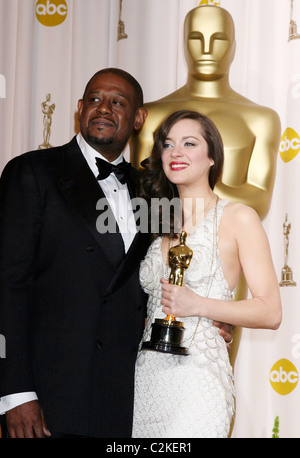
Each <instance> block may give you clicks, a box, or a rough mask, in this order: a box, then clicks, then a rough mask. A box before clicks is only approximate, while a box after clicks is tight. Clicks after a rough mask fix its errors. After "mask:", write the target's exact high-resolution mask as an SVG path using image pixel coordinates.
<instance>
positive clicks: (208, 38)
mask: <svg viewBox="0 0 300 458" xmlns="http://www.w3.org/2000/svg"><path fill="white" fill-rule="evenodd" d="M184 46H185V58H186V61H187V65H188V69H189V73H190V74H191V75H192V76H193V77H194V78H197V79H200V80H202V79H203V80H208V81H209V80H215V79H218V78H221V77H222V76H224V75H225V74H227V73H228V72H229V69H230V65H231V63H232V61H233V59H234V54H235V30H234V23H233V19H232V17H231V15H230V14H229V13H228V11H226V10H225V9H224V8H221V7H220V6H207V5H205V6H198V7H197V8H194V9H192V10H191V11H190V12H189V13H188V14H187V16H186V18H185V22H184Z"/></svg>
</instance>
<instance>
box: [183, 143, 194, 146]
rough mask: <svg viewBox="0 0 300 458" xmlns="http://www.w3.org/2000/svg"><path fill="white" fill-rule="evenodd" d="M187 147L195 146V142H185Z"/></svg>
mask: <svg viewBox="0 0 300 458" xmlns="http://www.w3.org/2000/svg"><path fill="white" fill-rule="evenodd" d="M184 145H185V146H195V143H193V142H185V144H184Z"/></svg>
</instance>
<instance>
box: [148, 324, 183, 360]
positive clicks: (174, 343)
mask: <svg viewBox="0 0 300 458" xmlns="http://www.w3.org/2000/svg"><path fill="white" fill-rule="evenodd" d="M183 333H184V326H183V323H182V321H177V320H176V319H175V317H173V316H172V315H168V316H167V317H166V318H163V319H161V318H156V319H155V322H154V323H152V333H151V340H150V341H148V342H144V343H143V345H142V348H143V350H154V351H160V352H162V353H172V354H173V355H188V354H189V353H188V349H187V348H185V347H182V340H183Z"/></svg>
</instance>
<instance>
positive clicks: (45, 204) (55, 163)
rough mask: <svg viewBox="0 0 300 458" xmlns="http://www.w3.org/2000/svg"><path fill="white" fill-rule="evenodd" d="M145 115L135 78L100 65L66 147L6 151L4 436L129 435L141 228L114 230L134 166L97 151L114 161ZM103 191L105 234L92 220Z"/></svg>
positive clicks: (0, 191) (0, 192) (2, 204)
mask: <svg viewBox="0 0 300 458" xmlns="http://www.w3.org/2000/svg"><path fill="white" fill-rule="evenodd" d="M146 115H147V113H146V111H145V110H144V108H143V94H142V90H141V88H140V85H139V84H138V83H137V81H136V80H135V79H134V78H133V77H132V76H131V75H129V74H127V73H126V72H124V71H121V70H119V69H105V70H104V71H100V72H98V73H97V74H96V75H94V77H93V78H92V79H91V80H90V82H89V83H88V85H87V88H86V90H85V93H84V96H83V99H82V100H79V102H78V116H79V122H80V131H81V133H80V134H79V135H78V136H77V137H74V138H73V139H72V141H71V142H70V143H68V144H66V145H64V146H61V147H57V148H52V149H48V150H44V151H33V152H29V153H26V154H23V155H21V156H19V157H17V158H14V159H13V160H12V161H10V162H9V163H8V164H7V166H6V167H5V169H4V171H3V174H2V177H1V180H0V250H1V251H0V304H1V305H0V334H2V335H3V336H5V339H6V359H0V396H1V402H2V405H3V408H4V410H6V411H7V410H8V409H10V410H8V411H7V414H6V420H7V428H8V432H9V435H10V437H44V436H48V435H49V431H50V432H51V434H52V437H59V436H61V435H63V437H68V435H72V436H76V435H79V436H88V437H130V435H131V423H132V409H133V386H134V365H135V360H136V354H137V350H138V344H139V341H140V339H141V336H142V331H143V327H144V320H145V313H146V296H145V294H144V293H143V292H142V290H141V288H140V286H139V279H138V270H139V263H140V260H141V258H142V257H143V256H144V254H145V252H146V249H147V246H148V236H147V234H142V233H136V229H135V227H133V228H132V230H130V228H129V230H126V227H124V228H123V227H122V224H123V222H122V219H121V218H122V216H120V213H119V211H120V210H122V211H123V213H124V215H123V216H124V219H125V220H126V216H128V214H126V210H127V208H128V202H130V198H131V197H134V196H135V186H136V182H137V178H138V174H137V172H136V171H135V170H134V169H133V168H132V167H123V168H122V167H121V171H120V173H119V171H118V170H117V169H114V170H115V172H114V173H112V174H111V175H109V176H108V177H106V174H104V175H103V174H102V172H103V170H104V166H105V164H102V165H101V159H100V160H99V159H98V158H102V160H104V161H109V162H113V163H114V164H117V163H119V162H122V161H123V156H122V152H123V150H124V147H125V145H126V143H127V141H128V139H129V137H130V135H131V134H132V132H133V130H135V129H140V127H141V126H142V125H143V123H144V121H145V119H146ZM96 160H97V161H98V166H97V164H96ZM106 163H107V162H106ZM124 169H125V170H124ZM123 175H126V177H124V176H123ZM117 177H119V178H117ZM97 179H99V180H100V181H97ZM119 179H120V180H121V182H120V181H119ZM120 191H122V192H120ZM120 196H122V197H120ZM104 198H107V200H108V203H109V208H110V210H111V211H112V212H113V214H114V217H115V218H116V221H117V224H116V225H115V227H116V231H114V232H106V233H99V232H98V230H97V227H96V223H97V219H98V218H99V215H100V211H99V210H97V209H96V206H97V202H98V201H99V199H104ZM120 199H121V200H120ZM120 202H121V203H120ZM118 206H119V207H121V208H118ZM102 207H103V206H102ZM129 208H130V205H129ZM105 210H106V211H107V207H106V209H105ZM129 211H130V210H129ZM129 220H130V218H129ZM123 221H124V220H123ZM127 223H128V218H127ZM98 229H99V227H98ZM11 395H14V396H11ZM24 396H25V397H24ZM11 402H12V403H13V404H11ZM14 403H15V404H14ZM18 403H21V405H19V406H17V407H14V408H12V406H14V405H17V404H18ZM0 411H1V410H0Z"/></svg>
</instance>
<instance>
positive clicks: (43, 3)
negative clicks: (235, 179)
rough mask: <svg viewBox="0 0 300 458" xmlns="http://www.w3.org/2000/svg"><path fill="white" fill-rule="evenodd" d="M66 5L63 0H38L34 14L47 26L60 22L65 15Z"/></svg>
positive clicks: (66, 11)
mask: <svg viewBox="0 0 300 458" xmlns="http://www.w3.org/2000/svg"><path fill="white" fill-rule="evenodd" d="M67 13H68V6H67V3H66V1H65V0H38V1H37V3H36V5H35V14H36V17H37V18H38V20H39V22H40V23H41V24H42V25H46V26H47V27H54V26H56V25H59V24H61V23H62V22H64V20H65V19H66V17H67Z"/></svg>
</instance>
